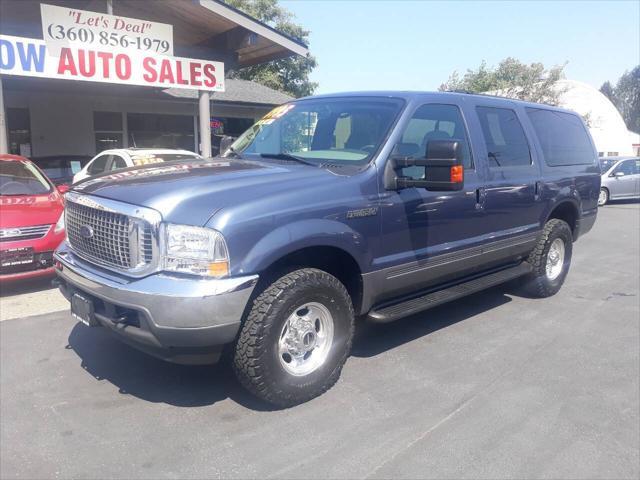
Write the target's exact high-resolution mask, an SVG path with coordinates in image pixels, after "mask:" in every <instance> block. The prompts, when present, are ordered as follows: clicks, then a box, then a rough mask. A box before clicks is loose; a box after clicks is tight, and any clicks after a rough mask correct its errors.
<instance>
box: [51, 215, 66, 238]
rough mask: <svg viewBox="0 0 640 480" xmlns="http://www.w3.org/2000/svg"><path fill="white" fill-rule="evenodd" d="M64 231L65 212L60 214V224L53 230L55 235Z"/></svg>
mask: <svg viewBox="0 0 640 480" xmlns="http://www.w3.org/2000/svg"><path fill="white" fill-rule="evenodd" d="M63 229H64V211H63V212H62V213H61V214H60V218H59V219H58V223H56V226H55V227H54V228H53V233H59V232H61V231H62V230H63Z"/></svg>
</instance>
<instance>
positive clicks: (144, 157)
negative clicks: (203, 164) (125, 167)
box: [131, 153, 202, 166]
mask: <svg viewBox="0 0 640 480" xmlns="http://www.w3.org/2000/svg"><path fill="white" fill-rule="evenodd" d="M201 158H202V157H201V156H200V155H196V154H188V153H155V154H154V153H145V154H140V155H132V156H131V161H132V162H133V164H134V165H136V166H140V165H148V164H151V163H163V162H175V161H179V160H183V161H189V160H200V159H201Z"/></svg>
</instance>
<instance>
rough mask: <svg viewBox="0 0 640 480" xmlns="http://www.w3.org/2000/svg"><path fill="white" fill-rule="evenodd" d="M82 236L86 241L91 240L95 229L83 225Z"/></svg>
mask: <svg viewBox="0 0 640 480" xmlns="http://www.w3.org/2000/svg"><path fill="white" fill-rule="evenodd" d="M80 236H81V237H82V238H84V239H87V240H88V239H90V238H91V237H93V228H91V227H90V226H89V225H82V226H81V227H80Z"/></svg>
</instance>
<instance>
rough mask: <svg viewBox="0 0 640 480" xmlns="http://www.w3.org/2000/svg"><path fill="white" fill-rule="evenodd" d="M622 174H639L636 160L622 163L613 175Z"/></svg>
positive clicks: (614, 170)
mask: <svg viewBox="0 0 640 480" xmlns="http://www.w3.org/2000/svg"><path fill="white" fill-rule="evenodd" d="M619 172H622V173H624V174H625V175H633V174H634V173H637V170H636V161H635V160H625V161H624V162H620V163H619V164H618V166H617V167H616V168H614V169H613V172H612V174H613V175H615V174H616V173H619Z"/></svg>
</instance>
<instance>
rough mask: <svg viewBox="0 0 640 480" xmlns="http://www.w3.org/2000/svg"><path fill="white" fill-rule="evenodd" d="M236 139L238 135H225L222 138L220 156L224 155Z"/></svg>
mask: <svg viewBox="0 0 640 480" xmlns="http://www.w3.org/2000/svg"><path fill="white" fill-rule="evenodd" d="M235 141H236V137H231V136H229V135H225V136H223V137H222V138H221V139H220V156H222V155H224V154H225V152H226V151H227V150H229V147H230V146H231V145H232V144H233V142H235Z"/></svg>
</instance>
